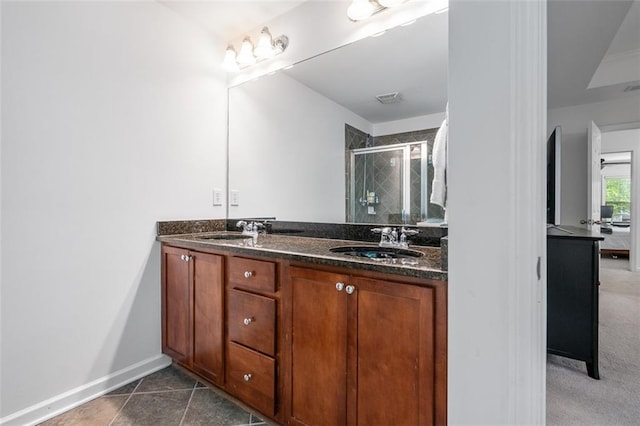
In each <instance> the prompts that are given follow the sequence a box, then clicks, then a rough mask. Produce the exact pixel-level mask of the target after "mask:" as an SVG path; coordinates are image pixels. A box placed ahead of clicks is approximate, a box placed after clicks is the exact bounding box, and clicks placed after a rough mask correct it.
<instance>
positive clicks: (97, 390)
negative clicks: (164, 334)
mask: <svg viewBox="0 0 640 426" xmlns="http://www.w3.org/2000/svg"><path fill="white" fill-rule="evenodd" d="M170 364H171V359H170V358H168V357H166V356H165V355H157V356H154V357H151V358H147V359H145V360H143V361H140V362H138V363H136V364H133V365H130V366H128V367H126V368H123V369H121V370H119V371H116V372H113V373H111V374H108V375H106V376H103V377H101V378H99V379H96V380H94V381H92V382H89V383H87V384H84V385H82V386H78V387H77V388H75V389H71V390H69V391H67V392H64V393H61V394H59V395H56V396H54V397H53V398H49V399H47V400H45V401H42V402H39V403H37V404H34V405H32V406H31V407H27V408H25V409H23V410H20V411H18V412H15V413H13V414H9V415H8V416H5V417H3V418H1V419H0V425H2V426H24V425H35V424H38V423H41V422H43V421H45V420H48V419H50V418H52V417H55V416H57V415H59V414H61V413H64V412H65V411H68V410H70V409H72V408H75V407H77V406H79V405H82V404H84V403H85V402H88V401H91V400H92V399H95V398H97V397H99V396H102V395H104V394H106V393H109V392H111V391H112V390H115V389H118V388H119V387H121V386H124V385H126V384H127V383H131V382H133V381H134V380H137V379H139V378H141V377H144V376H146V375H148V374H151V373H153V372H155V371H158V370H161V369H163V368H165V367H167V366H168V365H170Z"/></svg>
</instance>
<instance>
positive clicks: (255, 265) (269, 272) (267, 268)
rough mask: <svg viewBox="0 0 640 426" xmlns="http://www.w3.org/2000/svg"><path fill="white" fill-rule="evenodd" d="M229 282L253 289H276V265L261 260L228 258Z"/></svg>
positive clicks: (270, 290) (269, 290) (271, 290)
mask: <svg viewBox="0 0 640 426" xmlns="http://www.w3.org/2000/svg"><path fill="white" fill-rule="evenodd" d="M228 273H229V283H230V284H231V285H232V286H238V287H245V288H250V289H253V290H259V291H267V292H271V293H272V292H274V291H276V265H275V264H274V263H272V262H265V261H262V260H253V259H243V258H241V257H231V258H229V264H228Z"/></svg>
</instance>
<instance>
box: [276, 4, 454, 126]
mask: <svg viewBox="0 0 640 426" xmlns="http://www.w3.org/2000/svg"><path fill="white" fill-rule="evenodd" d="M447 22H448V13H440V14H436V15H429V16H424V17H422V18H420V19H418V20H417V21H416V22H415V23H413V24H411V25H409V26H399V27H396V28H393V29H391V30H389V31H387V32H386V33H384V34H383V35H381V36H379V37H368V38H365V39H362V40H359V41H357V42H355V43H352V44H350V45H347V46H344V47H342V48H340V49H336V50H333V51H331V52H328V53H325V54H323V55H320V56H318V57H316V58H313V59H311V60H308V61H304V62H301V63H299V64H297V65H296V66H295V67H293V68H292V69H291V70H287V71H284V72H285V73H286V74H287V75H289V76H290V77H293V78H295V79H296V80H298V81H299V82H301V83H303V84H304V85H306V86H308V87H310V88H312V89H313V90H315V91H316V92H318V93H320V94H322V95H324V96H325V97H327V98H329V99H331V100H333V101H334V102H336V103H338V104H340V105H342V106H344V107H345V108H347V109H349V110H350V111H353V112H355V113H356V114H358V115H359V116H360V117H363V118H365V119H366V120H367V121H369V122H371V123H380V122H386V121H393V120H399V119H405V118H410V117H417V116H420V115H427V114H434V113H439V112H442V111H444V108H445V105H446V103H447V66H448V51H447V45H448V43H447ZM424 34H429V35H431V36H430V37H424ZM394 92H399V93H400V98H401V101H400V102H398V103H391V104H382V103H381V102H379V101H378V100H377V99H376V96H377V95H384V94H389V93H394Z"/></svg>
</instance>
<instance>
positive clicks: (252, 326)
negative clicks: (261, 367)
mask: <svg viewBox="0 0 640 426" xmlns="http://www.w3.org/2000/svg"><path fill="white" fill-rule="evenodd" d="M227 322H228V327H229V340H232V341H234V342H237V343H240V344H242V345H244V346H248V347H250V348H252V349H255V350H256V351H258V352H262V353H265V354H268V355H271V356H273V355H274V354H275V327H276V301H275V300H273V299H270V298H268V297H264V296H259V295H256V294H251V293H247V292H244V291H240V290H230V291H229V300H228V321H227Z"/></svg>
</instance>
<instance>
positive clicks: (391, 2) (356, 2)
mask: <svg viewBox="0 0 640 426" xmlns="http://www.w3.org/2000/svg"><path fill="white" fill-rule="evenodd" d="M406 1H407V0H353V1H352V2H351V5H350V6H349V8H348V9H347V16H348V17H349V19H351V20H352V21H362V20H363V19H367V18H368V17H370V16H371V15H374V14H376V13H378V12H381V11H383V10H385V9H388V8H391V7H396V6H399V5H401V4H402V3H404V2H406Z"/></svg>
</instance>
